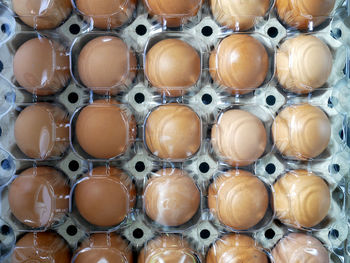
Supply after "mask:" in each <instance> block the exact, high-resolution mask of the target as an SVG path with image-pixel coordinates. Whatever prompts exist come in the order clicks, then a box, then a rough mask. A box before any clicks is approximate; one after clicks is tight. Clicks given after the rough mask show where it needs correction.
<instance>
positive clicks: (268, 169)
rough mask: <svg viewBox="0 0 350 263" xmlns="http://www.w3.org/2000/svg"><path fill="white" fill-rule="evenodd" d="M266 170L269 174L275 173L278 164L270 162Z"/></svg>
mask: <svg viewBox="0 0 350 263" xmlns="http://www.w3.org/2000/svg"><path fill="white" fill-rule="evenodd" d="M265 171H266V172H267V173H268V174H273V173H274V172H276V166H275V165H274V164H273V163H269V164H268V165H266V167H265Z"/></svg>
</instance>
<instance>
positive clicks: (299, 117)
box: [272, 104, 331, 160]
mask: <svg viewBox="0 0 350 263" xmlns="http://www.w3.org/2000/svg"><path fill="white" fill-rule="evenodd" d="M330 136H331V124H330V122H329V119H328V117H327V115H326V114H325V113H324V112H323V111H322V110H321V109H320V108H318V107H315V106H311V105H310V104H300V105H292V106H288V107H286V108H284V109H283V110H282V111H281V112H280V113H279V114H278V115H277V117H276V119H275V121H274V123H273V125H272V137H273V140H274V143H275V145H276V147H277V149H278V150H279V151H280V152H281V153H282V154H283V155H285V156H287V157H290V158H294V159H298V160H308V159H311V158H315V157H317V156H318V155H320V154H321V153H322V152H323V151H324V150H325V149H326V148H327V146H328V143H329V140H330Z"/></svg>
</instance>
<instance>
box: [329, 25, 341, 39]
mask: <svg viewBox="0 0 350 263" xmlns="http://www.w3.org/2000/svg"><path fill="white" fill-rule="evenodd" d="M331 36H332V37H333V38H334V39H338V38H341V36H342V32H341V29H339V28H334V29H332V30H331Z"/></svg>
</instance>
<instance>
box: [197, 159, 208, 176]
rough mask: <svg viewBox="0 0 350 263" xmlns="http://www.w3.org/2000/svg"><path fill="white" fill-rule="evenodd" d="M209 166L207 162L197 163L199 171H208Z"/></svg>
mask: <svg viewBox="0 0 350 263" xmlns="http://www.w3.org/2000/svg"><path fill="white" fill-rule="evenodd" d="M209 169H210V166H209V164H208V163H206V162H203V163H201V164H200V165H199V171H201V173H204V174H205V173H207V172H209Z"/></svg>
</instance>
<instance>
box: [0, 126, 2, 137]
mask: <svg viewBox="0 0 350 263" xmlns="http://www.w3.org/2000/svg"><path fill="white" fill-rule="evenodd" d="M1 135H2V129H1V127H0V137H1Z"/></svg>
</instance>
